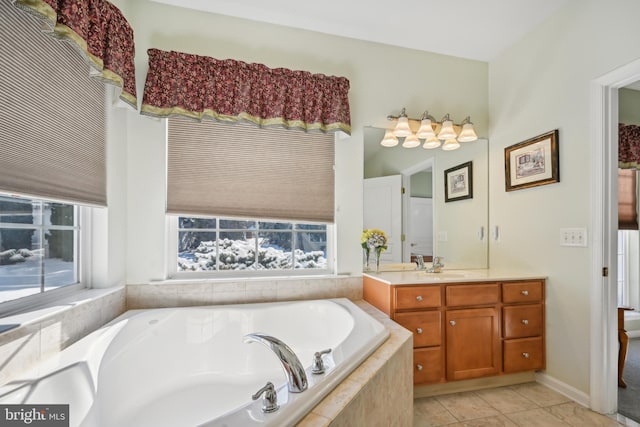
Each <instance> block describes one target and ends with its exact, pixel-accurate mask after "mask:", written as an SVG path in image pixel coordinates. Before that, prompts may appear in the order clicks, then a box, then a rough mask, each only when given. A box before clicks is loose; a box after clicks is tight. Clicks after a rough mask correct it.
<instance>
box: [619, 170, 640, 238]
mask: <svg viewBox="0 0 640 427" xmlns="http://www.w3.org/2000/svg"><path fill="white" fill-rule="evenodd" d="M637 188H638V187H637V170H636V169H618V229H619V230H637V229H638V197H637V192H638V190H637Z"/></svg>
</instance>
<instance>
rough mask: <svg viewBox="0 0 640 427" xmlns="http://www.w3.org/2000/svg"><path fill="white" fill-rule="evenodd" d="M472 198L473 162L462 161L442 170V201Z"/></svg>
mask: <svg viewBox="0 0 640 427" xmlns="http://www.w3.org/2000/svg"><path fill="white" fill-rule="evenodd" d="M472 198H473V162H472V161H470V162H466V163H462V164H460V165H458V166H454V167H452V168H449V169H447V170H445V171H444V201H445V203H447V202H455V201H458V200H464V199H472Z"/></svg>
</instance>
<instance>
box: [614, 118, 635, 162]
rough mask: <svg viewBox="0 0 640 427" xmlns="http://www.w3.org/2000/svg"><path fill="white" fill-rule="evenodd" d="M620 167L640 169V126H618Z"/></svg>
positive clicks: (622, 124) (621, 124)
mask: <svg viewBox="0 0 640 427" xmlns="http://www.w3.org/2000/svg"><path fill="white" fill-rule="evenodd" d="M618 167H619V168H620V169H640V126H637V125H625V124H624V123H620V124H618Z"/></svg>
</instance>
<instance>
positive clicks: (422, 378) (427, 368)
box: [413, 347, 444, 384]
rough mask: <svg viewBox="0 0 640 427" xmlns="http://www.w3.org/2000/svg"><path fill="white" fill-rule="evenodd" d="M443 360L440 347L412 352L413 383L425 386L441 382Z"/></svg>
mask: <svg viewBox="0 0 640 427" xmlns="http://www.w3.org/2000/svg"><path fill="white" fill-rule="evenodd" d="M442 365H443V360H442V348H441V347H428V348H420V349H415V350H413V383H414V384H427V383H438V382H442V379H443V374H444V372H443V371H444V370H443V366H442Z"/></svg>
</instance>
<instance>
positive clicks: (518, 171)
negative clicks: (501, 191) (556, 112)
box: [504, 129, 560, 191]
mask: <svg viewBox="0 0 640 427" xmlns="http://www.w3.org/2000/svg"><path fill="white" fill-rule="evenodd" d="M504 170H505V188H506V191H514V190H520V189H523V188H531V187H537V186H540V185H547V184H553V183H555V182H560V162H559V152H558V129H555V130H552V131H550V132H547V133H543V134H542V135H538V136H536V137H534V138H531V139H528V140H526V141H523V142H520V143H518V144H514V145H511V146H509V147H506V148H505V149H504Z"/></svg>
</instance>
